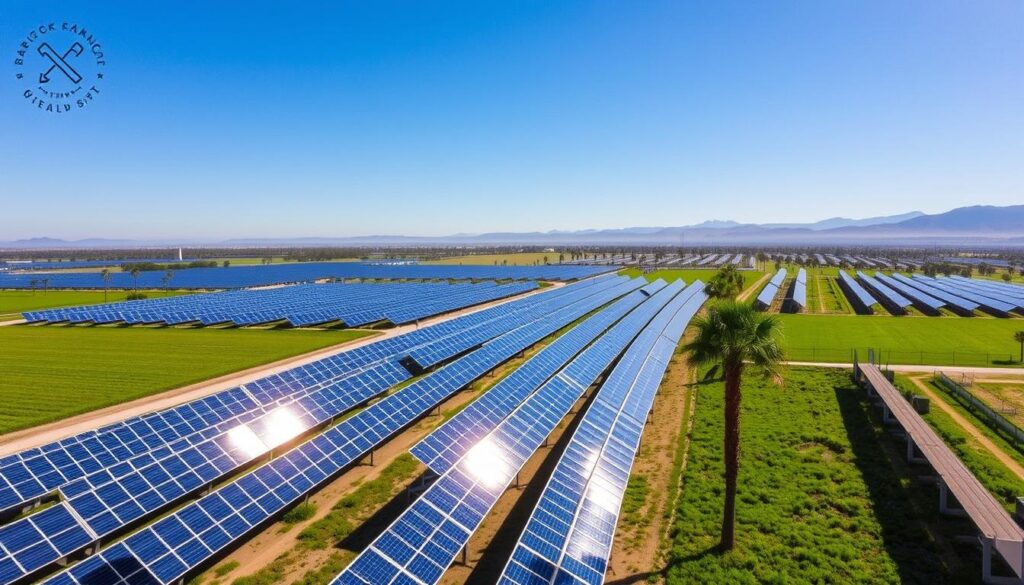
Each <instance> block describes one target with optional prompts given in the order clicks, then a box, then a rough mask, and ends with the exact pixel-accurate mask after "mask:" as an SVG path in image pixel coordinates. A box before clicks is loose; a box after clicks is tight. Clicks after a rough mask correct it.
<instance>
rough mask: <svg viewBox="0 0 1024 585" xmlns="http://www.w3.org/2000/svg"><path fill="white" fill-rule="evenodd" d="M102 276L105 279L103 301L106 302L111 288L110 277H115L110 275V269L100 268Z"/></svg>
mask: <svg viewBox="0 0 1024 585" xmlns="http://www.w3.org/2000/svg"><path fill="white" fill-rule="evenodd" d="M100 278H102V279H103V302H104V303H105V302H107V291H108V290H109V289H110V279H112V278H113V276H111V275H110V269H109V268H104V269H103V270H100Z"/></svg>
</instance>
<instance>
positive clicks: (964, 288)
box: [914, 274, 1017, 316]
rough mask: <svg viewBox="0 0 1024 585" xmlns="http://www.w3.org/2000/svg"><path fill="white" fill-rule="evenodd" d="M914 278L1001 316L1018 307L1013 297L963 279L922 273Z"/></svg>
mask: <svg viewBox="0 0 1024 585" xmlns="http://www.w3.org/2000/svg"><path fill="white" fill-rule="evenodd" d="M914 278H915V279H919V280H922V281H924V282H927V283H928V284H930V285H931V286H933V287H935V288H938V289H941V290H944V291H946V292H949V293H952V294H955V295H957V296H958V297H961V298H964V299H967V300H969V301H972V302H974V303H977V304H978V306H979V307H981V308H982V309H984V310H986V311H988V312H991V313H994V314H997V315H1000V316H1003V315H1006V314H1007V313H1009V312H1010V311H1013V310H1014V309H1016V308H1017V305H1016V303H1015V302H1014V300H1013V299H1011V298H1006V297H1003V296H1002V295H1000V294H998V293H993V292H989V291H985V290H982V291H979V290H978V289H977V287H976V286H970V285H968V284H967V283H964V282H963V281H959V280H955V279H952V278H931V277H928V276H924V275H921V274H915V275H914Z"/></svg>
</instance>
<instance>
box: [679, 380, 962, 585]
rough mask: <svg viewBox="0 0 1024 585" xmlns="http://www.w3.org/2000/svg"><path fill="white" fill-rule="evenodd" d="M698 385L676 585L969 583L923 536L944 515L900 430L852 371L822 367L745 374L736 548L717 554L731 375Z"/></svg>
mask: <svg viewBox="0 0 1024 585" xmlns="http://www.w3.org/2000/svg"><path fill="white" fill-rule="evenodd" d="M697 392H698V396H697V409H696V411H695V420H694V423H693V431H692V433H693V435H692V437H693V438H692V442H691V444H690V452H689V454H688V461H689V462H688V464H687V468H686V471H685V474H684V478H683V486H684V487H683V492H682V497H681V499H680V501H679V505H678V508H677V510H676V517H675V530H676V532H675V536H674V538H673V543H672V549H671V552H670V555H669V559H668V563H667V566H668V570H667V575H666V582H667V583H668V584H669V585H683V584H687V585H689V584H697V583H734V584H754V583H940V582H970V580H969V579H967V576H968V575H969V576H971V577H973V576H974V575H975V574H976V573H975V571H976V570H977V569H976V567H967V568H965V567H963V566H960V571H963V574H952V575H951V574H950V573H949V569H948V568H947V567H949V566H957V564H956V563H946V562H945V560H944V558H943V555H944V554H949V553H948V551H945V550H944V549H938V548H936V547H931V546H922V545H921V543H922V542H925V541H928V540H930V537H929V536H928V530H927V527H926V526H925V522H926V521H928V520H930V519H931V518H932V517H933V514H934V515H935V516H937V514H936V513H934V512H933V510H934V507H933V506H934V504H931V503H930V499H931V498H932V497H933V495H932V492H930V491H927V490H922V489H918V488H916V487H914V486H913V484H905V483H903V480H902V479H901V477H900V476H899V475H898V473H896V470H895V469H893V465H892V464H891V463H890V457H892V455H890V454H889V453H887V447H888V445H889V444H890V443H891V441H890V439H888V437H887V435H885V434H884V433H881V432H879V431H876V430H875V428H876V427H873V426H872V423H871V418H870V414H871V413H870V410H869V409H870V406H869V405H868V403H866V402H865V401H864V400H863V398H862V396H863V394H862V390H861V389H860V388H858V387H856V386H855V385H854V384H852V383H850V381H849V376H848V373H847V372H844V371H836V372H831V371H827V370H822V369H808V368H793V369H791V370H790V371H789V372H787V375H786V382H785V386H784V387H781V388H780V387H776V386H774V385H773V384H771V383H769V382H765V381H762V380H758V379H748V381H747V382H746V383H745V384H744V389H743V401H744V407H743V408H744V419H743V449H742V451H741V470H742V471H741V478H742V479H741V482H740V491H739V493H738V496H737V498H738V501H739V505H738V507H737V535H738V547H737V549H736V551H734V552H731V553H728V554H726V555H722V554H719V553H718V552H716V551H715V546H716V545H717V543H718V538H719V534H720V529H721V509H722V490H721V479H720V478H721V474H722V463H721V462H722V433H723V430H722V420H721V419H722V416H721V412H722V408H723V397H722V395H723V392H722V384H721V383H720V382H713V383H707V384H701V385H699V386H697ZM922 510H924V511H925V512H921V511H922ZM963 556H964V557H966V559H965V560H966V562H967V563H970V562H972V561H971V560H970V559H971V558H975V559H976V555H974V556H973V557H970V556H969V554H965V555H963ZM974 562H976V561H974ZM963 579H967V580H966V581H962V580H963Z"/></svg>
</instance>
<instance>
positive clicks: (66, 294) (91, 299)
mask: <svg viewBox="0 0 1024 585" xmlns="http://www.w3.org/2000/svg"><path fill="white" fill-rule="evenodd" d="M141 292H145V293H146V295H147V296H148V297H149V298H162V297H173V296H177V295H181V294H186V293H184V292H182V291H173V290H172V291H151V290H147V291H141ZM129 294H131V292H129V291H123V290H117V291H114V290H112V291H110V292H109V293H108V294H107V299H108V302H111V303H114V302H119V301H123V300H126V298H127V296H128V295H129ZM103 298H104V296H103V291H79V290H74V291H72V290H50V291H46V292H43V291H35V292H33V291H27V290H3V291H0V320H5V319H19V318H21V313H22V312H24V311H38V310H40V309H52V308H55V307H74V306H77V305H95V304H98V303H102V302H104V301H103Z"/></svg>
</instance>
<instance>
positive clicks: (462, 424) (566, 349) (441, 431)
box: [411, 280, 665, 474]
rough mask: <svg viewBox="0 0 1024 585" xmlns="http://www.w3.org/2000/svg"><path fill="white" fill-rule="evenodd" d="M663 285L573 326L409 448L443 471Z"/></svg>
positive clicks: (631, 295) (423, 460) (656, 283)
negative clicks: (597, 338)
mask: <svg viewBox="0 0 1024 585" xmlns="http://www.w3.org/2000/svg"><path fill="white" fill-rule="evenodd" d="M664 286H665V283H664V282H663V281H660V280H659V281H657V282H655V283H652V284H650V285H648V286H646V287H644V289H643V291H636V292H634V293H631V294H630V295H628V296H626V297H624V298H622V299H620V300H619V301H617V302H616V303H615V304H614V305H612V306H610V307H608V308H606V309H604V310H603V311H601V312H600V313H597V314H596V315H593V316H591V317H590V318H588V319H587V320H586V321H584V322H583V323H580V324H579V325H577V326H576V327H573V328H572V329H571V330H570V331H568V332H566V333H565V334H563V335H561V336H560V337H559V338H558V339H556V340H555V341H553V342H552V343H551V344H549V345H548V346H547V347H545V348H544V349H543V350H541V351H540V352H539V353H538V354H537V355H535V356H533V357H532V358H531V359H530V360H529V361H528V362H526V363H525V364H523V365H522V366H521V367H519V368H518V369H516V371H514V372H512V373H511V374H509V375H508V376H507V377H505V378H504V379H502V380H501V381H500V382H498V383H497V384H495V385H494V386H493V387H492V388H491V389H489V390H488V391H487V392H486V393H484V395H483V396H481V397H479V398H478V399H476V400H474V401H473V402H472V403H471V404H470V405H469V406H468V407H466V408H465V409H463V410H462V411H461V412H459V413H458V414H456V415H455V416H454V417H452V418H451V419H449V420H448V421H447V422H446V423H444V424H443V425H441V426H440V427H438V428H437V429H435V430H434V431H433V432H432V433H430V434H429V435H427V436H426V437H424V438H423V439H422V440H421V441H420V442H419V443H417V444H416V445H415V446H413V448H412V449H411V453H412V454H413V455H414V456H416V458H418V459H419V460H420V461H422V462H423V463H424V464H425V465H426V466H427V467H429V468H430V470H431V471H433V472H434V473H437V474H441V473H444V472H445V471H447V470H448V469H449V468H451V466H452V465H454V464H455V463H456V462H457V461H458V460H459V459H460V458H461V457H462V456H463V455H464V454H465V453H466V451H467V450H468V449H469V448H470V447H472V446H473V445H475V444H476V443H477V441H479V439H480V437H482V436H483V435H485V434H487V433H488V432H490V431H491V430H493V428H494V427H495V426H497V425H498V423H499V422H501V421H502V420H503V419H504V418H505V417H506V416H508V415H509V413H511V412H512V410H514V409H515V408H516V407H517V406H518V405H519V404H520V403H522V401H523V400H525V399H526V397H527V396H529V395H530V394H532V393H533V392H534V391H536V390H537V388H540V387H541V385H543V384H544V382H546V381H547V380H548V379H549V378H550V377H551V376H553V375H554V374H555V373H556V372H558V370H559V369H561V368H562V367H563V366H564V365H565V364H566V363H568V362H569V360H571V359H572V358H573V357H575V356H576V355H577V354H578V353H579V352H580V351H582V350H583V349H584V348H585V347H586V346H587V345H589V344H590V343H591V342H592V341H593V340H594V339H595V338H596V337H598V336H599V335H601V334H602V333H604V332H605V331H606V330H607V329H608V328H609V327H611V326H612V325H613V324H614V323H615V322H616V321H618V320H619V319H621V318H622V317H623V316H624V315H625V314H627V313H628V312H630V311H632V310H633V309H634V308H635V307H636V306H637V305H639V304H640V303H641V302H643V301H644V300H646V299H647V298H648V295H650V294H654V293H656V292H658V291H659V290H661V289H662V288H663V287H664Z"/></svg>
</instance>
